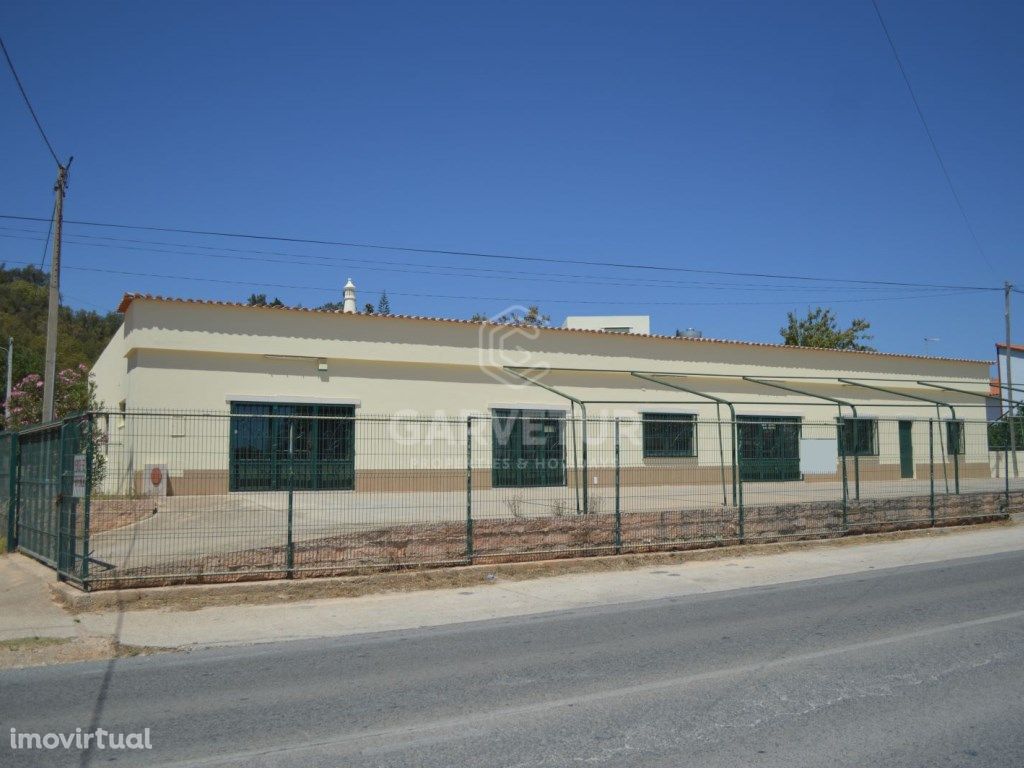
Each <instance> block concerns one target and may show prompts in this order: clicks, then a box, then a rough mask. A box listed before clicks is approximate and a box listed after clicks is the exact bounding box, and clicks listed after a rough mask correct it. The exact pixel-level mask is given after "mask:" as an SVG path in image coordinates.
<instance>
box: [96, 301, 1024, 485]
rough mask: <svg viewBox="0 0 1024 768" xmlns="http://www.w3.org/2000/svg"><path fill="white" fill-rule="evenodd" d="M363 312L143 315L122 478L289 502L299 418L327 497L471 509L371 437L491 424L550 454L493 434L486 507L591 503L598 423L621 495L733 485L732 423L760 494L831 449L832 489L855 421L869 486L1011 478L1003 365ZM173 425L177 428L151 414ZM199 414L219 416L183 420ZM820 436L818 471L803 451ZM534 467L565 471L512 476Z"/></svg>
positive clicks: (135, 342) (119, 466) (120, 421)
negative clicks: (492, 497) (766, 484)
mask: <svg viewBox="0 0 1024 768" xmlns="http://www.w3.org/2000/svg"><path fill="white" fill-rule="evenodd" d="M356 307H357V304H356V298H355V286H354V285H353V284H352V283H351V281H349V283H348V284H347V285H346V287H345V302H344V309H343V311H340V312H337V311H322V310H313V309H303V308H289V307H251V306H246V305H243V304H236V303H231V302H217V301H199V300H190V299H176V298H165V297H159V296H150V295H141V294H127V295H125V297H124V299H123V301H122V302H121V304H120V306H119V311H121V312H123V313H124V316H125V317H124V324H123V326H122V328H121V329H120V330H119V331H118V333H117V334H116V335H115V337H114V338H113V339H112V340H111V341H110V343H109V344H108V346H107V348H106V349H105V351H104V352H103V353H102V355H101V356H100V358H99V359H98V361H97V362H96V365H95V366H94V368H93V371H92V375H93V377H94V380H95V382H96V386H97V395H98V398H99V400H100V401H101V402H102V403H103V404H104V406H105V408H106V409H108V410H109V411H111V416H110V417H109V423H108V424H107V425H106V430H107V434H108V445H109V450H110V451H111V454H110V457H109V462H110V472H109V473H108V478H117V477H124V476H126V474H125V473H129V475H130V476H134V474H133V473H141V471H142V470H143V468H144V467H145V466H147V465H150V464H159V465H161V466H166V467H167V470H168V473H169V484H168V491H167V492H168V493H170V494H190V493H224V492H229V491H244V490H254V489H255V490H266V489H271V490H272V489H273V488H274V487H275V486H274V483H275V482H276V480H275V475H274V473H273V472H271V471H270V470H269V469H268V468H269V467H271V466H272V465H273V462H274V461H275V459H274V456H276V455H277V454H278V453H279V452H280V446H281V445H282V442H281V440H282V439H283V438H282V433H281V430H282V429H283V428H284V427H282V426H281V425H283V424H286V423H287V420H288V418H290V417H298V416H301V417H302V418H303V419H304V421H303V424H310V423H312V424H314V425H318V426H314V427H312V428H311V429H310V430H308V433H307V431H303V432H302V434H301V435H300V438H299V439H301V440H304V441H306V442H308V446H306V448H308V451H306V453H304V455H307V454H308V455H315V457H316V460H317V461H318V462H320V464H321V465H325V466H327V467H328V471H327V474H324V475H320V476H317V477H316V479H315V480H314V481H311V482H313V483H314V485H315V487H318V488H327V487H331V488H340V489H351V488H355V489H356V490H360V489H372V488H380V487H385V485H386V487H387V488H388V489H389V490H404V489H406V488H408V489H417V488H419V489H422V488H424V487H430V488H432V489H441V488H448V487H449V486H450V487H451V488H452V489H455V490H457V489H459V488H460V487H464V486H465V472H466V467H465V456H464V455H463V454H462V453H460V450H461V449H456V448H453V449H452V450H450V451H445V450H436V451H433V452H432V454H431V456H430V457H429V458H430V464H429V466H428V465H426V464H423V465H422V466H418V467H417V466H413V465H414V464H416V462H417V461H420V459H415V460H414V459H413V457H412V454H413V453H414V452H415V451H417V450H419V451H421V452H422V450H423V449H422V447H416V446H410V445H408V444H406V443H405V442H403V441H402V440H401V439H400V436H399V437H396V433H395V432H394V430H391V429H389V428H387V427H386V426H385V423H384V422H369V421H363V420H361V419H360V420H358V421H353V420H352V419H353V417H359V416H371V415H385V416H387V415H391V414H421V415H428V416H435V415H443V416H447V417H452V418H453V419H455V418H459V419H460V421H458V422H454V423H455V424H456V425H458V424H462V423H464V417H465V416H466V415H467V414H478V415H484V416H492V417H498V418H499V419H503V418H509V419H511V418H512V417H518V418H520V419H522V420H524V421H523V423H525V424H527V425H528V426H531V428H532V427H537V430H538V433H541V434H544V435H547V436H548V437H547V438H546V440H547V442H545V443H544V444H543V445H541V446H540V447H539V448H538V447H536V446H534V447H532V448H531V449H527V448H525V447H524V446H523V445H518V444H516V441H517V440H521V439H522V433H523V432H528V431H529V430H527V429H525V428H524V430H522V431H521V432H519V433H517V432H516V431H515V430H512V433H511V438H510V440H511V442H512V445H511V446H509V445H505V446H504V447H499V446H497V445H494V444H491V443H490V442H489V441H490V436H491V432H490V428H489V426H488V424H489V422H488V423H485V425H484V426H485V428H484V429H483V430H482V431H481V433H480V435H479V436H478V438H475V440H474V450H477V451H480V452H481V455H485V456H487V457H488V459H489V461H487V462H484V464H486V466H483V465H482V466H481V467H480V468H479V469H478V468H476V467H474V469H473V473H474V487H481V488H485V487H490V486H495V485H501V486H515V485H523V486H526V485H557V484H563V485H564V484H571V483H574V482H581V480H578V479H575V478H576V477H577V476H576V474H575V473H574V471H572V469H570V470H569V471H567V470H566V467H567V466H569V467H570V468H571V467H573V466H575V465H576V464H578V462H579V456H580V454H581V452H582V440H583V438H582V434H580V433H579V430H577V429H576V426H577V424H579V423H580V422H579V421H578V419H580V417H581V416H583V415H584V412H585V414H586V418H587V419H588V423H589V425H590V434H589V437H590V438H591V439H594V438H595V436H598V435H600V434H603V433H604V432H607V431H608V429H610V427H609V426H608V425H609V423H610V422H606V421H603V419H605V418H610V417H613V416H615V417H622V418H624V419H627V421H626V422H624V423H623V425H622V428H623V430H624V433H623V437H624V445H625V446H626V448H625V449H624V454H623V456H622V463H623V466H624V467H626V468H627V469H626V470H624V476H623V483H624V484H629V483H630V482H632V481H631V479H630V472H632V471H634V470H636V471H637V472H638V471H639V470H641V469H642V470H643V471H644V475H643V477H644V478H646V479H645V480H644V482H651V479H652V478H659V477H660V478H661V480H659V482H671V483H688V482H692V483H704V482H709V481H711V482H714V479H715V478H717V477H718V474H719V471H720V470H721V467H722V464H723V461H727V460H728V457H729V456H731V455H732V453H733V433H732V431H731V430H730V429H725V430H718V429H714V428H713V427H712V426H711V422H712V420H714V419H716V418H717V417H719V416H720V417H722V418H723V419H726V420H730V419H731V417H732V414H733V412H734V413H735V417H736V421H737V429H736V440H737V441H738V443H737V446H736V450H737V452H738V453H739V454H740V455H741V457H742V468H741V476H743V473H748V474H747V475H746V478H747V479H751V480H799V479H801V478H803V479H812V478H811V477H809V476H808V473H809V472H810V471H811V469H810V468H811V467H812V466H814V467H817V469H815V471H818V472H821V468H820V465H821V462H822V457H821V450H820V449H821V448H822V447H825V448H827V447H828V446H827V445H826V442H827V436H828V435H829V434H831V435H832V438H831V439H832V443H831V445H832V448H831V451H832V454H831V455H832V459H831V461H832V468H833V471H832V472H831V478H832V479H835V476H836V473H837V472H838V469H837V468H836V462H835V451H836V448H835V442H836V441H835V431H834V428H830V425H834V424H835V421H836V418H837V417H838V416H840V415H841V416H842V417H843V418H844V419H845V420H846V423H847V424H851V425H854V426H856V427H857V429H856V432H853V431H852V430H848V432H847V435H848V436H849V435H852V437H851V438H849V442H848V443H847V444H845V445H844V446H842V448H843V450H844V452H845V453H847V455H851V454H857V455H858V461H859V465H858V471H859V473H860V476H861V477H862V478H863V479H865V480H871V479H872V478H874V479H885V480H886V481H887V482H898V481H900V480H903V479H905V480H914V479H917V480H922V479H925V480H926V479H927V477H928V472H929V465H928V461H929V455H930V454H931V455H932V456H934V458H935V461H936V462H939V463H940V464H942V467H943V468H942V469H940V472H946V471H947V470H946V469H945V468H944V467H945V466H946V464H945V462H949V461H951V460H953V459H954V457H956V458H955V463H956V467H955V468H956V471H957V472H959V473H961V474H962V476H963V477H965V478H966V477H976V478H981V477H985V478H988V477H991V476H992V472H993V470H992V469H991V467H990V463H991V462H990V456H989V452H988V450H987V447H986V439H985V435H986V427H985V424H984V419H985V397H986V395H988V392H989V366H990V361H987V360H965V359H949V358H938V357H922V356H919V355H902V354H888V353H874V352H853V351H838V350H832V349H811V348H802V347H792V346H783V345H776V344H766V343H757V342H745V341H730V340H720V339H709V338H687V337H673V336H658V335H653V334H650V333H649V332H648V331H649V327H650V326H649V318H647V317H645V316H630V317H614V316H611V317H601V318H578V317H577V318H568V319H567V320H566V326H567V327H565V328H524V327H514V326H508V325H495V324H492V323H487V322H474V321H468V320H453V319H443V318H432V317H410V316H395V315H387V316H382V315H376V314H364V313H360V312H357V311H356ZM583 326H587V327H583ZM591 326H593V327H591ZM1022 378H1024V377H1022ZM168 411H176V412H178V414H177V415H168V416H157V415H153V416H141V415H132V414H146V413H149V414H159V413H164V414H166V413H167V412H168ZM195 412H215V413H218V414H221V416H220V417H218V418H198V417H191V416H187V415H182V414H185V413H195ZM854 412H856V417H857V421H856V422H853V421H851V419H852V418H853V417H854ZM119 414H124V415H123V416H122V415H119ZM573 416H575V417H576V419H571V418H568V419H567V417H573ZM929 418H931V419H935V420H936V423H935V424H934V425H933V426H934V429H935V431H934V433H933V437H932V440H931V441H929V428H928V424H927V422H926V421H922V420H926V419H929ZM147 419H148V421H146V420H147ZM346 419H348V421H345V420H346ZM133 420H134V421H133ZM318 420H319V421H318ZM965 420H966V421H965ZM703 421H708V422H709V424H704V425H702V424H701V422H703ZM133 424H134V426H133ZM140 425H141V426H140ZM460 428H461V427H458V426H456V427H455V430H456V432H457V433H458V434H457V435H456V442H458V441H459V440H462V439H463V438H462V437H461V435H462V433H461V432H458V429H460ZM830 429H831V431H830ZM517 434H518V435H520V436H519V437H517ZM816 436H817V438H819V444H816V447H815V448H814V450H815V456H814V457H811V456H810V455H809V453H808V452H807V451H808V450H809V449H808V448H804V449H802V448H801V445H802V444H804V445H805V446H809V445H811V444H810V443H805V442H804V441H805V440H809V439H814V438H815V437H816ZM822 437H824V438H826V440H821V438H822ZM458 444H459V445H461V443H458ZM304 445H305V443H304ZM501 451H504V453H501ZM530 451H532V453H531V452H530ZM801 451H804V453H803V454H802V453H801ZM115 453H117V456H115V455H114V454H115ZM526 455H529V456H531V457H532V458H530V460H529V461H530V462H534V463H536V465H537V466H538V467H540V466H542V465H543V466H553V467H555V469H554V470H553V471H550V472H547V471H541V472H533V471H525V472H520V473H518V474H517V472H516V471H511V472H510V473H505V474H502V473H501V472H499V471H497V470H495V469H494V467H495V466H497V465H498V464H500V463H502V462H505V463H507V460H508V457H509V456H516V457H520V459H519V464H522V460H521V458H522V457H523V456H526ZM828 455H829V454H828V452H827V451H826V453H825V457H826V460H827V458H828ZM723 457H725V458H723ZM812 458H813V462H812ZM612 462H613V457H612V453H611V451H610V450H607V449H606V448H604V449H602V448H601V447H594V448H593V449H592V450H591V452H590V455H589V459H588V463H587V469H586V471H587V472H588V474H587V476H586V481H587V482H588V483H590V482H593V483H603V482H606V481H607V480H608V476H609V473H610V472H611V467H612ZM527 463H529V462H527ZM826 463H827V461H826ZM531 466H532V465H531ZM395 468H401V469H402V471H401V473H395V472H394V471H391V470H394V469H395ZM477 475H479V476H477ZM828 476H829V474H828V473H824V474H822V477H823V478H826V479H827V477H828ZM133 482H134V481H133ZM636 482H640V480H637V481H636Z"/></svg>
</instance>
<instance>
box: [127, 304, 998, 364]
mask: <svg viewBox="0 0 1024 768" xmlns="http://www.w3.org/2000/svg"><path fill="white" fill-rule="evenodd" d="M136 299H144V300H146V301H162V302H167V303H171V304H195V305H202V306H210V307H234V308H239V309H249V310H254V311H274V312H308V313H310V314H326V315H341V314H345V313H343V312H342V311H341V310H340V309H313V308H309V307H287V306H276V307H271V306H260V307H254V306H251V305H249V304H242V303H241V302H235V301H214V300H212V299H180V298H174V297H171V296H157V295H154V294H150V293H126V294H125V295H124V298H122V299H121V303H120V304H118V306H117V311H118V312H122V313H123V312H125V311H127V309H128V307H129V305H130V304H131V303H132V302H133V301H135V300H136ZM353 316H355V317H361V318H373V319H379V320H417V321H426V322H432V323H453V324H459V325H480V324H481V323H480V321H478V320H460V319H458V318H449V317H428V316H425V315H375V314H366V313H363V312H356V313H353ZM484 322H486V321H484ZM538 330H540V331H541V332H542V333H572V334H598V335H602V336H623V335H627V336H634V337H638V338H644V339H667V340H670V341H676V342H679V343H681V344H734V345H737V346H745V347H765V348H769V349H788V350H794V349H800V350H806V351H816V352H836V353H839V354H844V355H869V356H871V357H890V358H893V357H894V358H906V359H911V360H942V361H945V362H949V363H974V364H982V365H990V364H991V363H992V361H991V360H972V359H969V358H961V357H933V356H928V355H910V354H901V353H898V352H862V351H860V350H854V349H828V348H823V347H793V346H787V345H785V344H770V343H768V342H765V341H740V340H737V339H713V338H709V337H706V336H705V337H700V338H685V337H680V336H666V335H662V334H656V333H650V334H644V333H635V334H623V333H620V332H614V331H600V330H589V329H583V328H540V329H538Z"/></svg>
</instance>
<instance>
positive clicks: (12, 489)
mask: <svg viewBox="0 0 1024 768" xmlns="http://www.w3.org/2000/svg"><path fill="white" fill-rule="evenodd" d="M10 441H11V455H10V457H9V462H10V463H9V466H8V471H9V472H10V477H8V480H7V482H8V489H7V490H8V494H9V495H8V497H7V551H8V552H14V551H15V550H16V549H17V548H18V433H17V432H11V434H10ZM1007 488H1009V481H1007Z"/></svg>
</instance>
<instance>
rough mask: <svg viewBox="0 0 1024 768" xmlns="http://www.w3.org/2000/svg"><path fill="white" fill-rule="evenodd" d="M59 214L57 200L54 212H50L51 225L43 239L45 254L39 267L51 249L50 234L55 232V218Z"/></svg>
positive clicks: (54, 204) (41, 257) (40, 260)
mask: <svg viewBox="0 0 1024 768" xmlns="http://www.w3.org/2000/svg"><path fill="white" fill-rule="evenodd" d="M56 215H57V201H56V200H54V202H53V213H51V214H50V226H49V227H47V229H46V239H45V240H44V241H43V255H42V256H40V257H39V269H42V268H43V265H44V264H45V263H46V252H47V251H48V250H49V249H50V235H51V234H53V219H54V217H55V216H56Z"/></svg>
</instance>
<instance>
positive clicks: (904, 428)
mask: <svg viewBox="0 0 1024 768" xmlns="http://www.w3.org/2000/svg"><path fill="white" fill-rule="evenodd" d="M913 428H914V424H913V422H910V421H901V422H900V477H904V478H911V477H913V476H914V441H913V439H912V437H911V434H912V431H913Z"/></svg>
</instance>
